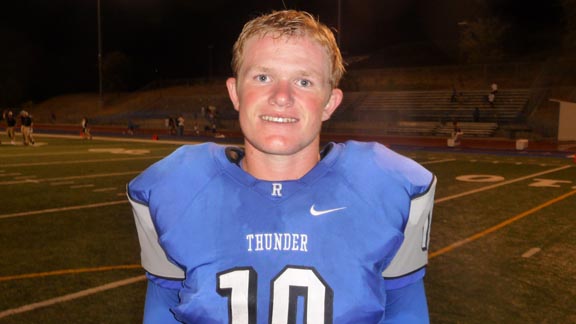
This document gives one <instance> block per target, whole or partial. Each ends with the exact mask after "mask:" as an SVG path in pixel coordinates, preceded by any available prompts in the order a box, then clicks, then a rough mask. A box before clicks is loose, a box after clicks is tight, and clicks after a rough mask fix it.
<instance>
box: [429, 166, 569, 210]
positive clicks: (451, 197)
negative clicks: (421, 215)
mask: <svg viewBox="0 0 576 324" xmlns="http://www.w3.org/2000/svg"><path fill="white" fill-rule="evenodd" d="M571 167H572V166H571V165H564V166H561V167H559V168H555V169H551V170H546V171H542V172H538V173H534V174H529V175H527V176H523V177H520V178H516V179H512V180H508V181H503V182H499V183H495V184H493V185H489V186H486V187H482V188H478V189H474V190H470V191H465V192H461V193H459V194H455V195H452V196H447V197H443V198H438V199H436V200H434V203H441V202H445V201H448V200H452V199H456V198H460V197H464V196H468V195H472V194H475V193H478V192H482V191H486V190H490V189H494V188H498V187H501V186H505V185H509V184H511V183H514V182H519V181H524V180H526V179H530V178H534V177H538V176H541V175H543V174H548V173H554V172H558V171H561V170H564V169H568V168H571Z"/></svg>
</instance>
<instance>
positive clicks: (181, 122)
mask: <svg viewBox="0 0 576 324" xmlns="http://www.w3.org/2000/svg"><path fill="white" fill-rule="evenodd" d="M176 124H177V125H178V136H184V116H182V115H180V116H178V119H176Z"/></svg>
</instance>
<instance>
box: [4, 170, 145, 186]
mask: <svg viewBox="0 0 576 324" xmlns="http://www.w3.org/2000/svg"><path fill="white" fill-rule="evenodd" d="M141 172H142V171H128V172H114V173H100V174H88V175H81V176H70V177H59V178H46V179H42V178H40V179H35V180H34V181H31V180H28V181H23V180H20V181H16V180H14V181H0V185H7V184H21V183H30V182H35V183H39V182H51V181H68V180H77V179H90V178H101V177H112V176H124V175H131V174H139V173H141Z"/></svg>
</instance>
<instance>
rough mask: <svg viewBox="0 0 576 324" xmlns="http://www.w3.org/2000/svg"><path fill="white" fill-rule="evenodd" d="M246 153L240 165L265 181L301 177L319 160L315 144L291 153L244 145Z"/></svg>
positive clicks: (317, 148) (318, 152) (318, 150)
mask: <svg viewBox="0 0 576 324" xmlns="http://www.w3.org/2000/svg"><path fill="white" fill-rule="evenodd" d="M245 147H246V155H245V156H244V159H242V162H241V166H242V169H244V171H246V172H248V173H249V174H251V175H252V176H254V177H255V178H257V179H261V180H267V181H280V180H296V179H300V178H302V177H303V176H304V175H305V174H306V173H308V171H310V170H311V169H312V168H314V166H316V164H318V161H319V160H320V149H319V147H318V146H317V145H315V146H314V145H312V146H311V147H312V148H306V149H304V151H303V152H299V153H297V154H293V155H276V154H267V153H264V152H262V151H259V150H257V149H256V148H254V147H252V146H250V145H246V146H245Z"/></svg>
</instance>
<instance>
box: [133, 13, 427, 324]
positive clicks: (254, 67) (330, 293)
mask: <svg viewBox="0 0 576 324" xmlns="http://www.w3.org/2000/svg"><path fill="white" fill-rule="evenodd" d="M232 67H233V70H234V73H235V77H234V78H230V79H228V81H227V82H226V85H227V87H228V92H229V95H230V98H231V100H232V103H233V105H234V108H235V109H236V110H237V111H238V112H239V116H240V117H239V118H240V125H241V128H242V131H243V133H244V136H245V142H244V149H243V150H242V149H238V148H225V147H222V146H218V145H216V144H212V143H208V144H201V145H194V146H183V147H181V148H180V149H178V150H177V151H176V152H174V153H172V154H171V155H170V156H168V157H167V158H165V159H163V160H162V161H160V162H158V163H156V164H155V165H153V166H152V167H150V168H149V169H148V170H146V171H144V172H143V173H142V174H141V175H140V176H138V177H137V178H136V179H134V180H133V181H131V182H130V184H129V186H128V194H129V197H130V201H131V203H132V206H133V210H134V215H135V218H136V223H137V229H138V234H139V238H140V244H141V247H142V265H143V267H144V268H145V269H146V271H147V276H148V278H149V280H148V290H147V295H146V305H145V314H144V322H145V323H178V322H184V323H232V324H238V323H273V324H284V323H295V322H297V323H315V324H318V323H384V322H391V323H426V322H428V310H427V303H426V296H425V292H424V285H423V276H424V268H425V266H426V263H427V249H428V238H429V236H428V235H429V229H430V220H431V215H432V204H433V195H434V188H435V177H434V176H433V175H432V174H431V173H430V172H428V171H427V170H425V169H424V168H422V167H421V166H420V165H418V164H417V163H415V162H414V161H412V160H409V159H407V158H405V157H402V156H400V155H398V154H396V153H394V152H392V151H390V150H388V149H387V148H386V147H384V146H382V145H379V144H376V143H360V142H352V141H350V142H346V143H342V144H336V143H331V144H329V145H327V146H326V147H324V148H323V149H320V147H319V145H320V140H319V134H320V129H321V125H322V122H323V121H325V120H327V119H328V118H330V115H331V114H332V113H333V112H334V110H335V109H336V107H338V105H339V104H340V102H341V100H342V91H341V90H340V89H338V88H337V86H338V82H339V80H340V77H341V76H342V74H343V72H344V68H343V64H342V57H341V55H340V52H339V50H338V48H337V46H336V42H335V39H334V36H333V34H332V32H331V31H330V30H329V29H328V28H327V27H326V26H325V25H323V24H321V23H319V22H318V21H317V20H316V19H314V18H313V17H312V16H310V15H309V14H307V13H305V12H299V11H293V10H287V11H279V12H273V13H271V14H268V15H264V16H261V17H258V18H256V19H254V20H252V21H250V22H248V23H247V24H246V25H245V26H244V29H243V30H242V33H241V34H240V36H239V38H238V40H237V42H236V44H235V45H234V57H233V62H232Z"/></svg>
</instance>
